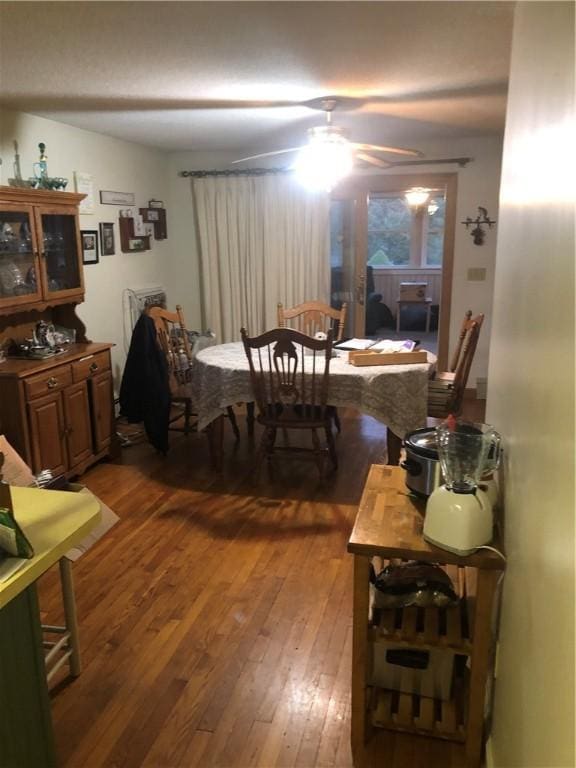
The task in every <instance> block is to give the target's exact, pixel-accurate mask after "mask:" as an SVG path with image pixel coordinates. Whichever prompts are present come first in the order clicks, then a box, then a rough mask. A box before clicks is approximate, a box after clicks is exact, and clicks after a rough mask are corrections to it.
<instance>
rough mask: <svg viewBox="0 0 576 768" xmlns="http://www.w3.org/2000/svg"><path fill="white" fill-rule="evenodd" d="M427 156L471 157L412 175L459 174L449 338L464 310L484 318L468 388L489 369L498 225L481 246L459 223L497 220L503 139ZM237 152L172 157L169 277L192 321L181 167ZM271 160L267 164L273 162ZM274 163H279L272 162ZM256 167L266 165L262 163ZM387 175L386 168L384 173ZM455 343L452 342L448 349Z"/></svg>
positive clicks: (431, 148) (193, 288)
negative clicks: (472, 273)
mask: <svg viewBox="0 0 576 768" xmlns="http://www.w3.org/2000/svg"><path fill="white" fill-rule="evenodd" d="M418 148H419V149H421V150H422V151H424V152H425V153H426V155H428V156H429V157H435V158H442V157H462V156H468V157H472V158H474V162H472V163H470V164H469V165H468V166H466V167H465V168H458V167H457V166H419V167H415V168H414V169H413V172H414V173H428V172H431V173H434V172H435V171H436V172H437V173H442V172H444V173H445V172H448V171H450V172H452V171H454V172H457V173H458V201H457V211H456V216H457V222H458V224H457V225H456V236H455V240H456V242H455V258H454V282H453V289H452V318H451V328H450V338H451V340H452V339H454V338H456V337H457V335H458V332H459V330H460V325H461V323H462V318H463V317H464V313H465V312H466V310H467V309H472V310H473V312H474V313H475V314H477V313H479V312H483V313H484V314H485V315H486V320H485V322H484V325H483V327H482V333H481V335H480V341H479V344H478V348H477V351H476V357H475V360H474V364H473V367H472V370H471V373H470V380H469V386H471V387H474V386H475V385H476V378H477V377H482V378H484V377H486V376H487V370H488V347H489V338H490V317H491V312H492V291H493V286H494V261H495V256H496V232H497V228H498V224H497V225H496V228H495V229H493V230H492V231H489V232H488V233H487V235H486V240H485V244H484V245H482V246H477V245H474V243H473V241H472V238H471V236H470V234H469V233H468V232H467V231H466V228H465V226H464V225H463V224H460V222H461V221H463V220H464V219H465V218H466V217H467V216H470V217H472V218H475V217H476V215H477V213H478V206H479V205H481V206H483V207H484V208H487V209H488V212H489V214H490V216H491V218H493V219H498V191H499V184H500V160H501V153H502V141H501V138H500V137H489V138H486V137H483V138H471V139H451V140H450V141H437V142H434V143H427V144H426V145H425V146H419V147H418ZM238 156H239V153H230V152H227V153H224V152H212V153H199V152H198V153H194V152H181V153H173V154H171V155H170V180H169V183H170V209H171V212H172V231H173V233H174V244H175V248H174V258H173V260H172V270H173V271H172V274H171V276H170V278H169V285H170V294H171V296H172V295H173V296H174V297H175V298H176V299H177V300H178V301H179V302H180V303H181V304H182V305H183V307H184V309H185V311H186V317H187V318H188V317H189V318H191V319H192V320H193V323H194V324H195V325H198V324H199V323H200V322H201V315H200V301H201V299H200V289H199V277H198V254H197V245H196V242H195V232H194V221H193V206H192V195H191V191H190V190H191V181H190V179H187V178H181V177H179V176H178V172H179V171H182V170H199V169H223V168H227V167H229V162H230V161H231V160H234V159H236V158H237V157H238ZM273 160H274V158H273V159H272V161H270V163H269V164H271V165H274V162H273ZM276 164H277V165H278V162H277V161H276ZM258 165H260V166H264V165H265V161H262V162H259V163H258ZM396 172H397V173H402V174H405V173H409V172H410V169H409V168H398V169H396ZM387 173H389V172H387ZM470 267H482V268H484V269H486V280H485V282H470V281H469V280H468V279H467V272H468V269H469V268H470ZM452 346H453V344H452V343H451V344H450V349H451V348H452Z"/></svg>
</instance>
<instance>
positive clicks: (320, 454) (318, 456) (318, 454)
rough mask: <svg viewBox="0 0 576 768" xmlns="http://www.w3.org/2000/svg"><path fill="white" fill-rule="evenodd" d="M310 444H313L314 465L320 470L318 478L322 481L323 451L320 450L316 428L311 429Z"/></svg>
mask: <svg viewBox="0 0 576 768" xmlns="http://www.w3.org/2000/svg"><path fill="white" fill-rule="evenodd" d="M312 444H313V445H314V455H315V458H316V466H317V467H318V471H319V472H320V480H321V482H323V481H324V453H323V451H322V445H321V444H320V438H319V437H318V430H317V429H312Z"/></svg>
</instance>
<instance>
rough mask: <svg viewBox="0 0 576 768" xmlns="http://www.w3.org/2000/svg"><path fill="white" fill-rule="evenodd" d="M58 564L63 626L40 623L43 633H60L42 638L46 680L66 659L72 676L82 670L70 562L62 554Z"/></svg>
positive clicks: (52, 675)
mask: <svg viewBox="0 0 576 768" xmlns="http://www.w3.org/2000/svg"><path fill="white" fill-rule="evenodd" d="M58 565H59V567H60V587H61V590H62V602H63V604H64V626H63V627H61V626H57V625H54V624H42V632H43V633H44V635H62V637H61V638H60V640H57V641H53V640H43V642H42V645H43V647H44V648H45V649H46V653H45V656H44V661H45V664H46V678H47V679H48V682H50V680H51V679H52V678H53V677H54V675H55V674H56V672H57V671H58V670H59V669H60V667H61V666H62V665H63V664H64V662H66V661H67V662H68V665H69V667H70V674H71V675H72V676H73V677H78V675H79V674H80V672H81V671H82V662H81V659H80V642H79V637H78V619H77V615H76V598H75V597H74V580H73V577H72V563H71V562H70V560H68V558H67V557H65V556H64V557H61V558H60V560H59V562H58Z"/></svg>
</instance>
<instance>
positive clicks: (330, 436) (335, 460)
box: [324, 424, 338, 469]
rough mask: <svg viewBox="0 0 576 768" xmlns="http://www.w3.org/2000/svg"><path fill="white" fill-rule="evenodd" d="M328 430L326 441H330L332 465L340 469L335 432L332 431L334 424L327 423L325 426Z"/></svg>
mask: <svg viewBox="0 0 576 768" xmlns="http://www.w3.org/2000/svg"><path fill="white" fill-rule="evenodd" d="M324 429H325V431H326V442H327V443H328V453H329V455H330V460H331V461H332V466H333V467H334V469H338V455H337V454H336V443H335V442H334V434H333V433H332V424H327V425H326V426H325V427H324Z"/></svg>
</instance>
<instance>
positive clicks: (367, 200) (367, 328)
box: [331, 174, 457, 365]
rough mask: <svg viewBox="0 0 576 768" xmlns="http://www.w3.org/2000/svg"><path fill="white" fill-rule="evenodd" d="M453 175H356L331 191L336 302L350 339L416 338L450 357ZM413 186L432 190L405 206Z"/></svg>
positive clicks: (440, 355)
mask: <svg viewBox="0 0 576 768" xmlns="http://www.w3.org/2000/svg"><path fill="white" fill-rule="evenodd" d="M456 178H457V177H456V174H426V175H425V174H410V175H390V176H376V175H374V176H368V175H367V176H359V177H355V178H354V179H351V180H348V181H347V182H345V183H343V184H342V185H340V186H339V187H338V188H337V189H336V190H335V192H333V194H332V206H331V270H332V304H333V306H336V307H338V306H341V304H342V302H343V301H347V303H348V318H349V323H348V327H347V329H346V333H347V335H348V336H356V337H361V338H364V337H374V338H391V339H406V338H410V339H415V340H418V341H420V344H421V346H422V347H424V348H426V349H429V350H430V351H432V352H435V353H437V355H438V358H439V364H440V365H443V364H445V363H446V359H447V356H448V341H449V338H448V336H449V326H450V298H451V288H452V265H453V253H454V224H455V208H456ZM412 187H425V188H426V189H428V190H429V191H430V194H429V197H428V199H427V200H426V202H425V204H421V205H419V206H410V205H408V203H407V201H406V199H405V197H404V194H405V192H406V191H407V190H408V189H410V188H412Z"/></svg>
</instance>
